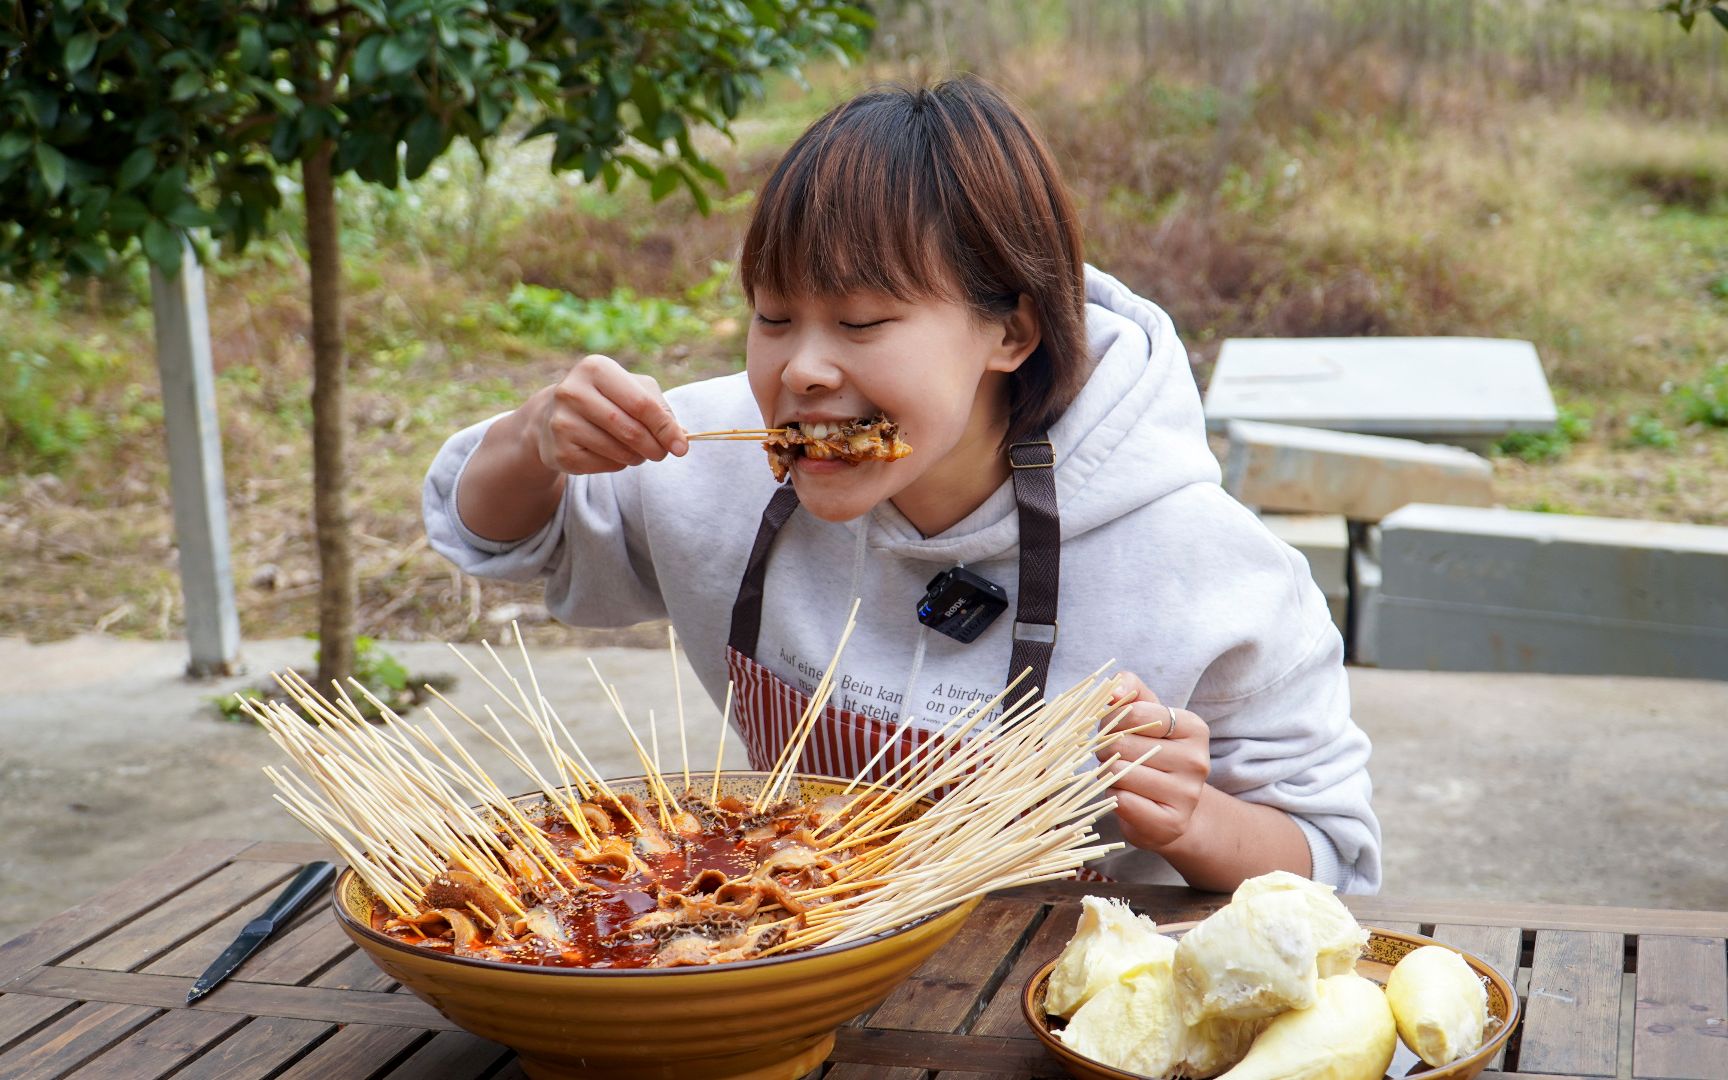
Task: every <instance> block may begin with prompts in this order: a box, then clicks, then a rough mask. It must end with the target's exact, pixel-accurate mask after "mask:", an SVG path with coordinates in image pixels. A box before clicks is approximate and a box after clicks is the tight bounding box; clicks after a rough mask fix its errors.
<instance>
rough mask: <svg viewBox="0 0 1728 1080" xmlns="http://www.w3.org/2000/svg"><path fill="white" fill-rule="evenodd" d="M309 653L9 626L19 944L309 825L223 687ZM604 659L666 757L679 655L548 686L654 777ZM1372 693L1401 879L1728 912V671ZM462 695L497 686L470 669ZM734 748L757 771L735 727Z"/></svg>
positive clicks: (414, 649)
mask: <svg viewBox="0 0 1728 1080" xmlns="http://www.w3.org/2000/svg"><path fill="white" fill-rule="evenodd" d="M388 648H389V649H390V651H391V652H393V653H394V654H395V655H397V656H398V657H400V658H401V659H402V660H403V661H404V662H405V663H406V664H407V665H408V667H409V669H410V670H411V671H414V672H415V673H416V674H420V675H426V674H430V673H434V672H451V673H456V674H466V669H465V668H463V667H462V666H461V664H460V663H459V661H457V660H456V658H455V657H453V656H451V655H450V653H449V652H448V651H447V650H446V649H445V648H444V647H443V646H439V645H428V644H393V645H389V646H388ZM310 650H311V644H310V643H309V642H307V641H303V640H289V641H268V642H252V643H249V644H248V645H247V647H246V660H247V662H248V664H249V666H250V668H251V671H252V672H253V674H251V675H249V676H247V677H245V678H238V679H229V680H224V681H221V682H216V683H210V684H195V683H189V682H187V681H186V680H184V679H183V678H182V677H181V671H182V668H183V666H184V663H185V647H184V646H183V645H181V644H178V643H151V642H136V641H122V640H118V639H113V638H107V637H99V636H92V637H83V638H76V639H72V640H69V641H63V642H57V643H54V644H51V645H42V646H31V645H28V644H25V643H24V642H22V641H18V640H15V639H0V940H5V939H7V938H10V937H11V936H13V935H14V934H16V933H18V932H20V931H22V930H24V929H26V928H27V927H29V926H31V925H33V924H34V923H36V922H38V921H40V920H41V919H43V918H45V917H46V916H48V915H50V914H52V913H54V912H55V911H58V910H60V909H62V908H65V907H67V906H69V905H71V904H73V903H75V902H77V901H79V900H81V899H83V898H84V897H86V896H88V895H90V894H92V893H94V892H96V891H98V890H99V889H101V888H103V887H105V886H107V885H109V884H111V883H113V882H115V881H118V880H119V879H121V878H122V877H124V876H126V875H127V874H130V873H131V872H133V871H134V870H137V869H139V868H140V867H142V866H144V865H146V864H148V863H149V862H151V861H153V860H155V859H157V858H160V857H161V856H162V855H164V854H166V853H167V852H169V851H171V850H173V849H174V848H175V847H177V846H178V845H180V844H183V843H185V842H186V841H188V840H192V839H195V838H199V837H212V836H237V837H255V838H259V839H298V838H303V837H304V836H305V835H306V834H305V833H304V832H303V830H301V828H300V826H298V825H297V824H296V823H295V822H294V821H292V820H291V819H290V818H289V817H288V816H287V815H286V814H285V813H284V812H282V811H281V810H280V808H278V807H277V806H276V805H275V804H274V803H273V802H272V801H271V798H270V794H271V791H272V787H271V785H270V783H269V782H268V781H267V780H265V779H264V778H263V777H262V776H261V775H260V774H259V771H258V770H259V768H260V767H261V766H263V765H266V764H271V763H274V762H277V761H278V760H279V757H280V756H279V754H278V752H277V751H276V749H275V747H274V745H273V744H272V743H271V742H270V740H269V738H268V737H267V736H266V735H264V734H263V733H262V732H261V731H259V730H256V729H255V728H253V727H250V726H248V725H243V724H235V723H228V722H225V721H223V720H221V719H220V718H219V717H218V716H217V714H216V713H215V711H214V709H213V708H211V707H210V705H209V704H208V702H209V699H210V698H212V697H215V696H216V695H217V694H219V693H222V692H225V691H228V690H232V689H233V688H235V687H237V686H241V685H250V684H252V683H255V682H257V681H258V679H259V677H260V676H261V675H263V674H264V673H267V672H269V671H270V670H273V669H277V668H280V667H283V666H285V665H290V664H292V665H307V664H309V661H310ZM466 651H467V653H468V655H470V656H471V657H476V658H477V659H478V658H481V657H483V654H481V653H480V652H479V650H466ZM590 655H591V656H593V658H594V660H595V662H596V663H598V664H599V666H600V668H601V670H602V671H603V672H604V673H605V674H606V677H607V678H608V679H609V680H610V681H612V682H614V683H615V684H616V685H617V686H618V688H619V692H620V694H621V696H622V697H623V699H624V701H625V704H626V706H627V707H629V708H630V709H631V711H632V713H633V715H634V716H641V717H645V716H646V714H647V710H649V709H653V710H654V711H655V713H656V715H657V716H658V717H659V718H660V723H661V733H662V745H661V755H662V762H663V764H664V763H665V762H666V761H676V760H677V758H678V747H677V742H676V735H675V731H676V727H675V724H674V723H673V722H672V718H673V717H674V716H675V715H676V714H675V707H674V702H673V695H672V680H671V677H670V661H669V660H668V658H667V655H666V654H665V652H663V651H654V650H638V649H594V650H582V651H578V650H574V649H569V650H537V651H536V654H535V663H536V668H537V674H538V676H539V679H540V683H541V686H542V689H543V690H544V692H545V693H546V695H547V697H548V698H549V699H550V700H551V701H553V702H554V703H555V704H556V705H557V706H558V707H559V709H560V712H561V713H562V714H563V715H564V717H565V718H566V720H570V719H572V718H575V717H584V718H592V722H590V723H586V724H584V726H583V728H582V729H581V731H582V739H583V745H584V747H585V749H587V751H588V752H589V754H590V755H591V756H592V757H593V758H594V759H595V765H596V766H597V767H599V768H600V769H602V770H604V771H606V772H607V773H608V774H610V775H619V774H625V773H635V772H639V771H640V767H639V766H638V764H637V763H636V760H635V756H634V753H633V752H632V751H631V750H630V749H629V744H628V742H627V740H626V739H625V737H624V736H623V733H622V731H621V729H620V728H619V726H618V725H617V724H616V723H614V722H612V721H611V720H610V719H609V717H610V713H609V711H607V710H606V709H605V706H604V703H603V700H602V699H601V697H600V695H599V693H598V691H597V689H596V688H595V685H594V681H593V677H592V675H591V674H590V673H589V671H588V667H587V665H586V663H585V662H584V659H585V657H587V656H590ZM1352 686H1353V689H1354V693H1355V700H1356V717H1357V720H1358V722H1359V723H1361V725H1362V726H1363V727H1364V728H1365V729H1366V730H1367V731H1368V733H1369V735H1370V736H1371V737H1372V738H1373V739H1374V744H1375V749H1374V761H1373V766H1372V769H1373V773H1374V781H1375V788H1376V791H1375V800H1376V807H1377V809H1378V811H1379V814H1380V819H1381V822H1382V824H1383V826H1384V829H1385V862H1386V869H1385V885H1384V889H1383V891H1384V892H1386V893H1387V894H1396V895H1420V896H1425V897H1434V898H1464V897H1492V898H1499V899H1505V900H1538V901H1554V902H1564V903H1584V904H1626V905H1647V906H1654V907H1673V908H1712V909H1718V910H1720V909H1723V908H1728V859H1725V858H1724V857H1723V856H1724V853H1728V784H1725V783H1724V782H1723V777H1725V776H1728V738H1724V737H1723V729H1722V725H1723V724H1724V722H1728V683H1714V682H1689V681H1680V680H1657V679H1630V678H1589V677H1579V676H1541V675H1468V674H1464V675H1460V674H1434V673H1426V672H1394V671H1376V670H1369V669H1357V670H1355V671H1354V672H1353V673H1352ZM684 690H685V697H686V720H687V728H688V733H689V745H690V756H691V759H692V762H693V765H692V767H693V768H701V767H707V763H710V762H712V760H713V754H714V750H715V747H716V743H715V739H716V737H717V735H718V728H719V717H718V713H717V711H716V710H715V709H714V708H713V706H712V705H711V704H710V703H709V702H708V701H707V700H706V699H705V698H703V697H702V695H701V692H700V690H699V689H698V688H697V686H696V684H695V680H694V678H693V677H692V676H690V675H689V672H688V669H687V668H686V669H685V678H684ZM451 696H452V697H453V699H454V700H456V701H457V703H458V704H459V705H462V706H463V708H465V709H468V708H470V707H471V706H476V707H477V706H478V705H479V704H480V703H482V702H485V701H487V700H490V699H491V693H490V691H488V690H486V689H485V687H484V686H482V685H480V682H479V680H478V679H476V678H474V677H473V676H472V675H468V676H467V677H466V678H464V679H462V680H461V681H460V682H459V683H458V685H457V687H456V689H455V690H454V691H453V692H452V695H451ZM726 763H727V765H728V766H729V767H737V766H741V765H742V764H743V754H742V751H741V749H740V748H739V747H738V745H737V744H736V742H735V741H731V740H729V745H728V753H727V758H726ZM486 764H487V767H488V768H489V769H497V770H499V773H497V774H495V775H499V774H502V772H503V770H505V769H507V768H508V767H507V766H504V765H503V764H502V763H501V762H497V761H495V760H494V759H487V761H486ZM520 786H521V787H522V788H524V789H525V788H527V787H528V786H529V785H528V784H527V783H523V784H521V785H520Z"/></svg>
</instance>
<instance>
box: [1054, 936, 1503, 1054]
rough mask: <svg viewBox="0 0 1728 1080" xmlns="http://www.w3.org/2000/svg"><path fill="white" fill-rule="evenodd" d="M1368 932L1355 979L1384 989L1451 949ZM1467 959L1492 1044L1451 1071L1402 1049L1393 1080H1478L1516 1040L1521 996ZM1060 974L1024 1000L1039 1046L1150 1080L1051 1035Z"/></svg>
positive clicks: (1484, 965) (1487, 967) (1482, 963)
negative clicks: (1439, 950)
mask: <svg viewBox="0 0 1728 1080" xmlns="http://www.w3.org/2000/svg"><path fill="white" fill-rule="evenodd" d="M1194 925H1195V924H1194V923H1171V924H1170V925H1168V926H1165V927H1163V928H1162V929H1163V930H1164V932H1165V933H1167V934H1172V935H1180V934H1181V933H1182V932H1183V931H1185V930H1188V929H1189V928H1191V927H1193V926H1194ZM1363 929H1365V930H1367V931H1368V947H1367V948H1366V949H1364V950H1363V951H1362V958H1361V959H1360V960H1357V961H1356V973H1357V974H1358V975H1361V976H1363V977H1364V978H1368V979H1372V980H1374V981H1375V982H1377V983H1379V984H1380V985H1381V986H1385V985H1386V978H1387V976H1389V975H1391V974H1392V969H1393V967H1395V966H1397V963H1398V961H1400V960H1402V959H1404V957H1405V956H1406V955H1407V954H1408V953H1411V952H1413V951H1415V950H1416V949H1419V948H1421V947H1422V946H1424V945H1440V946H1443V947H1445V948H1448V949H1451V948H1452V946H1450V945H1447V944H1446V943H1445V942H1443V941H1435V940H1434V939H1433V938H1425V937H1423V936H1421V935H1420V934H1406V933H1403V932H1401V931H1397V930H1380V929H1376V928H1375V927H1372V926H1368V927H1363ZM1452 951H1453V952H1456V953H1458V954H1459V955H1460V956H1462V957H1463V958H1464V961H1465V962H1466V963H1468V964H1469V965H1470V970H1472V971H1474V972H1475V973H1476V975H1477V976H1478V977H1479V978H1481V979H1482V980H1484V982H1485V984H1486V985H1487V987H1488V1028H1489V1030H1488V1038H1487V1040H1486V1041H1485V1042H1484V1043H1483V1044H1482V1046H1481V1047H1480V1048H1479V1049H1477V1051H1476V1052H1475V1053H1474V1054H1471V1055H1470V1056H1469V1057H1465V1058H1460V1059H1459V1060H1457V1061H1454V1062H1452V1063H1451V1064H1450V1065H1443V1066H1441V1067H1440V1068H1437V1069H1430V1068H1429V1067H1428V1066H1426V1065H1424V1064H1423V1063H1422V1060H1421V1059H1420V1058H1418V1057H1417V1056H1416V1055H1415V1054H1414V1053H1412V1052H1411V1050H1410V1048H1409V1047H1407V1046H1405V1045H1404V1043H1403V1041H1402V1040H1400V1041H1399V1043H1398V1052H1397V1054H1396V1055H1395V1056H1394V1057H1393V1058H1392V1064H1391V1066H1390V1067H1389V1068H1388V1069H1387V1070H1386V1075H1387V1076H1388V1077H1393V1078H1398V1077H1404V1076H1419V1077H1420V1078H1421V1080H1474V1078H1475V1077H1476V1076H1477V1075H1478V1074H1480V1073H1481V1072H1482V1070H1483V1069H1485V1068H1486V1067H1487V1066H1488V1062H1489V1061H1491V1060H1493V1058H1494V1055H1495V1054H1498V1053H1499V1052H1500V1051H1501V1049H1503V1048H1504V1047H1505V1045H1506V1040H1507V1039H1510V1038H1511V1037H1512V1029H1513V1028H1516V1027H1517V1026H1518V995H1517V994H1515V993H1513V991H1512V984H1511V983H1509V982H1508V981H1507V980H1506V977H1505V976H1504V975H1502V974H1500V972H1498V971H1496V970H1494V966H1493V965H1492V964H1490V963H1488V962H1487V961H1486V960H1483V959H1482V958H1481V957H1479V956H1476V955H1474V954H1472V953H1468V952H1465V951H1464V950H1463V949H1452ZM1055 968H1056V961H1055V960H1052V961H1050V962H1049V963H1048V964H1045V965H1044V966H1043V967H1042V968H1040V969H1038V974H1036V975H1034V976H1033V977H1032V979H1031V980H1030V981H1029V982H1028V983H1027V984H1026V989H1025V991H1024V992H1023V993H1022V994H1021V995H1020V1010H1021V1012H1023V1013H1024V1014H1025V1016H1026V1022H1027V1023H1028V1024H1030V1025H1032V1031H1033V1032H1034V1033H1035V1034H1036V1035H1037V1036H1038V1038H1039V1040H1040V1041H1041V1042H1043V1044H1044V1045H1045V1046H1046V1047H1048V1048H1049V1050H1050V1052H1051V1053H1052V1054H1054V1055H1056V1058H1057V1060H1059V1061H1061V1063H1062V1067H1063V1068H1064V1069H1066V1070H1067V1071H1068V1074H1069V1075H1070V1076H1074V1077H1078V1078H1079V1080H1148V1078H1146V1077H1143V1076H1141V1074H1139V1073H1131V1072H1127V1071H1125V1070H1122V1069H1117V1068H1113V1067H1111V1066H1109V1065H1105V1064H1104V1063H1103V1062H1100V1061H1094V1060H1093V1059H1092V1058H1089V1057H1085V1056H1084V1055H1081V1054H1077V1053H1075V1052H1074V1051H1073V1050H1072V1049H1071V1048H1070V1047H1069V1046H1068V1045H1067V1044H1066V1043H1064V1042H1063V1041H1062V1040H1061V1039H1058V1038H1057V1037H1056V1036H1055V1035H1054V1034H1053V1033H1052V1032H1051V1030H1050V1018H1049V1017H1048V1016H1047V1015H1046V1014H1045V1012H1044V994H1045V991H1046V990H1047V989H1048V988H1049V983H1050V973H1051V972H1052V971H1054V970H1055ZM1154 1080H1156V1078H1154Z"/></svg>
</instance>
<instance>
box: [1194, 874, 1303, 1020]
mask: <svg viewBox="0 0 1728 1080" xmlns="http://www.w3.org/2000/svg"><path fill="white" fill-rule="evenodd" d="M1312 910H1313V909H1312V904H1311V903H1310V902H1309V899H1308V897H1306V896H1305V895H1303V894H1302V893H1299V892H1294V891H1290V890H1277V891H1272V892H1263V893H1253V894H1250V895H1248V896H1244V897H1240V898H1238V899H1233V900H1232V901H1231V902H1230V903H1229V904H1226V905H1225V906H1224V907H1223V908H1221V909H1219V910H1218V911H1216V912H1214V913H1213V914H1212V915H1211V916H1210V917H1208V918H1207V919H1205V920H1204V921H1202V922H1201V923H1200V924H1199V925H1198V926H1196V927H1194V929H1192V930H1190V931H1188V933H1186V934H1184V935H1183V936H1182V940H1181V941H1180V942H1178V943H1177V945H1176V963H1175V971H1176V984H1177V986H1178V987H1180V989H1181V991H1182V1009H1183V1015H1184V1016H1185V1017H1186V1019H1187V1020H1188V1022H1189V1023H1190V1024H1198V1023H1200V1022H1201V1021H1203V1020H1210V1019H1214V1018H1220V1017H1222V1018H1228V1019H1233V1020H1257V1019H1261V1018H1263V1017H1268V1016H1275V1015H1277V1014H1278V1013H1280V1012H1283V1011H1284V1010H1285V1009H1305V1008H1307V1007H1308V1006H1310V1005H1312V1004H1314V994H1315V985H1316V984H1317V983H1318V981H1319V978H1320V976H1319V971H1318V969H1317V967H1316V964H1315V959H1316V956H1317V955H1318V949H1317V947H1316V945H1315V939H1314V921H1313V914H1312Z"/></svg>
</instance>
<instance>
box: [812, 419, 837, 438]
mask: <svg viewBox="0 0 1728 1080" xmlns="http://www.w3.org/2000/svg"><path fill="white" fill-rule="evenodd" d="M842 426H843V425H841V424H836V423H834V422H833V421H830V420H821V421H805V422H804V424H803V425H802V429H803V431H804V434H806V435H808V436H810V437H811V438H812V439H825V438H827V437H828V436H830V435H832V434H834V433H835V432H836V431H839V430H840V428H841V427H842Z"/></svg>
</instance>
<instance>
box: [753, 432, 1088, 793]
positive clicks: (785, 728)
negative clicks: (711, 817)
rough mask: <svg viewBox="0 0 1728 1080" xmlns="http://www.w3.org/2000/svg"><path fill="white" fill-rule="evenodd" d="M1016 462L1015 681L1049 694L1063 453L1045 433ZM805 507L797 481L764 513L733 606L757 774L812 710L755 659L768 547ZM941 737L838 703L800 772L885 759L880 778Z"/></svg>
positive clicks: (829, 771)
mask: <svg viewBox="0 0 1728 1080" xmlns="http://www.w3.org/2000/svg"><path fill="white" fill-rule="evenodd" d="M1008 462H1009V465H1010V466H1011V467H1012V470H1013V472H1012V475H1013V477H1014V497H1015V502H1016V503H1017V504H1018V507H1019V515H1020V582H1021V585H1020V595H1019V597H1018V598H1017V599H1016V606H1015V612H1014V615H1015V621H1014V637H1013V640H1014V646H1013V655H1012V657H1011V658H1010V660H1009V664H1008V673H1009V680H1012V678H1013V677H1014V676H1015V675H1016V674H1018V673H1020V672H1021V671H1024V670H1026V669H1027V668H1030V669H1031V670H1032V673H1031V676H1030V677H1029V680H1028V683H1027V685H1029V686H1033V685H1035V686H1039V687H1044V686H1046V685H1047V681H1048V678H1049V672H1050V655H1051V653H1052V652H1053V651H1054V646H1055V643H1056V593H1057V586H1058V582H1059V576H1060V562H1061V560H1060V549H1061V523H1060V519H1059V517H1058V515H1057V510H1056V482H1055V477H1054V473H1055V463H1056V456H1055V448H1054V447H1052V446H1051V444H1050V441H1049V439H1048V438H1046V437H1045V436H1043V435H1039V436H1038V437H1037V438H1035V439H1034V440H1032V441H1028V442H1019V443H1015V444H1013V445H1012V446H1011V447H1009V451H1008ZM797 508H798V494H797V492H796V491H795V490H794V489H793V487H792V484H791V482H790V481H788V482H786V483H784V484H782V485H781V486H780V488H779V489H778V490H776V491H775V492H774V497H773V498H772V499H770V500H769V501H768V507H767V509H766V510H764V511H763V512H762V524H761V526H760V527H759V528H758V529H757V532H756V542H755V544H754V546H753V547H752V548H751V551H750V561H749V562H748V563H747V564H746V565H745V568H744V578H743V580H742V581H741V582H740V583H739V586H738V598H737V600H736V601H735V602H734V603H733V606H732V631H731V636H730V639H729V640H728V642H727V646H726V671H727V674H728V676H729V677H730V678H731V680H732V684H733V687H734V696H733V710H732V717H733V722H734V724H735V725H736V727H737V729H738V734H739V735H740V737H741V738H742V739H743V741H744V746H745V749H746V750H747V751H748V752H749V755H750V766H751V768H754V769H767V768H770V767H772V766H773V764H774V762H775V761H776V760H778V759H779V756H780V751H781V748H782V747H784V746H785V745H786V744H787V743H789V742H790V741H791V740H792V733H793V729H794V728H795V727H796V726H797V724H798V720H799V718H800V717H802V716H803V715H804V711H805V709H807V708H808V707H809V705H810V698H809V696H808V695H807V694H805V693H803V692H802V691H800V690H798V689H797V688H796V687H794V686H792V685H790V684H788V683H787V682H786V681H785V680H784V679H781V678H780V677H779V676H777V675H775V674H774V673H773V672H772V671H770V670H769V669H768V668H767V667H766V666H764V665H763V664H760V663H758V662H757V660H756V658H755V653H756V641H757V638H758V637H759V636H760V632H761V628H762V593H763V583H764V582H765V581H766V580H767V575H768V553H769V549H770V548H771V547H772V546H773V543H774V538H775V536H777V535H778V534H779V532H780V529H781V527H782V526H784V525H785V524H786V521H787V519H788V518H790V517H791V516H792V512H793V511H794V510H796V509H797ZM934 737H935V735H934V733H932V732H930V731H927V730H925V729H922V728H916V727H912V726H910V725H901V724H898V723H894V722H890V721H883V720H878V719H876V718H874V717H870V716H865V715H863V714H861V713H856V712H852V711H850V710H847V709H842V708H839V707H838V706H835V705H829V706H827V707H826V708H825V709H823V711H822V715H821V716H820V717H819V718H818V719H817V720H816V722H815V726H814V728H813V729H812V731H811V734H810V738H809V741H808V742H806V743H805V745H804V752H803V754H802V756H801V757H800V758H799V759H798V764H797V771H799V772H804V773H814V774H816V775H819V776H839V777H851V776H855V775H857V774H858V771H859V770H860V769H862V768H864V766H865V765H866V764H869V763H870V761H871V760H872V759H876V764H875V765H874V766H872V768H871V770H870V773H869V775H868V776H867V777H865V779H868V780H876V779H880V778H881V776H882V775H883V774H884V773H886V772H888V771H889V770H891V769H893V768H894V767H895V766H896V765H898V764H899V763H900V762H901V761H903V760H904V759H905V758H906V757H907V756H908V755H910V754H912V753H913V752H915V751H916V750H917V749H918V748H919V747H920V746H923V745H924V744H925V743H926V742H928V741H929V740H930V739H932V738H934ZM884 748H886V749H884ZM878 754H881V757H880V758H877V755H878Z"/></svg>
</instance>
